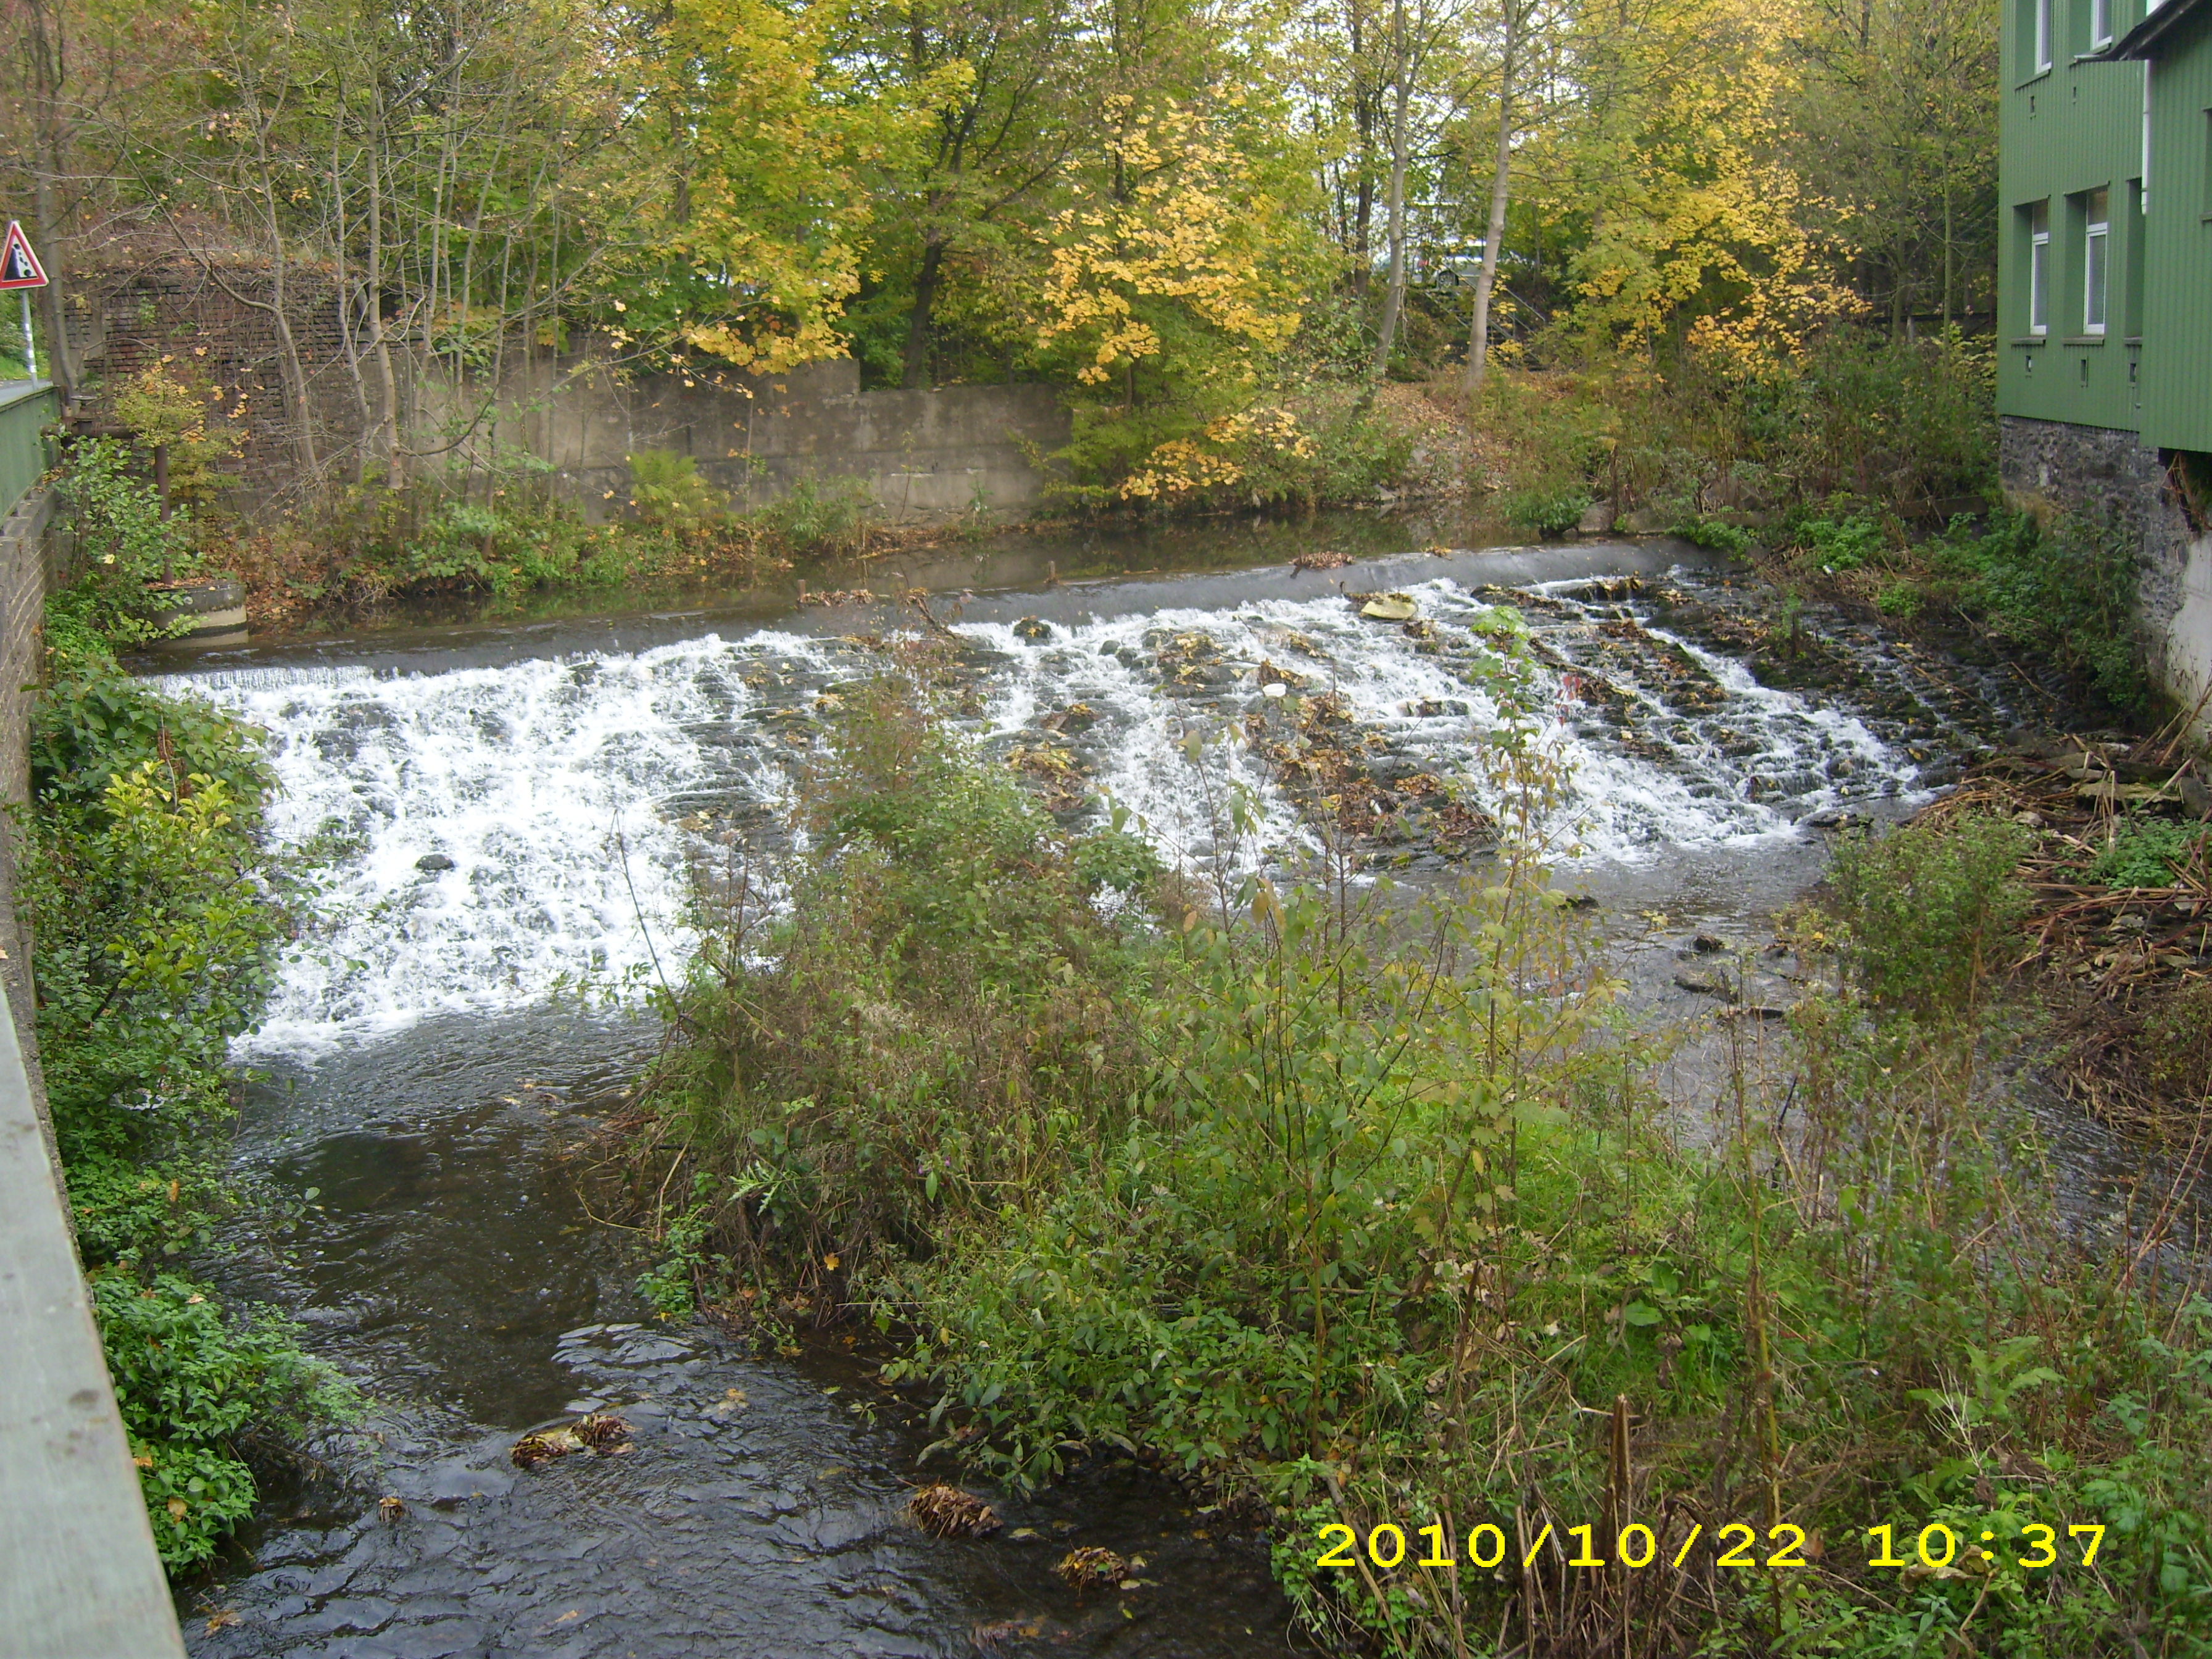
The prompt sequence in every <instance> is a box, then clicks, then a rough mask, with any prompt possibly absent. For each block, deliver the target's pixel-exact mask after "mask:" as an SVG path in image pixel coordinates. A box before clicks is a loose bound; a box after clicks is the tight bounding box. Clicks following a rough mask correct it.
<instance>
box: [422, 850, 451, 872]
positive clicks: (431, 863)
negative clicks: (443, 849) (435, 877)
mask: <svg viewBox="0 0 2212 1659" xmlns="http://www.w3.org/2000/svg"><path fill="white" fill-rule="evenodd" d="M415 867H416V869H417V870H428V871H432V872H436V871H439V870H450V869H452V868H453V860H451V859H449V858H447V856H446V855H445V854H443V853H425V854H422V857H421V858H419V859H416V860H415Z"/></svg>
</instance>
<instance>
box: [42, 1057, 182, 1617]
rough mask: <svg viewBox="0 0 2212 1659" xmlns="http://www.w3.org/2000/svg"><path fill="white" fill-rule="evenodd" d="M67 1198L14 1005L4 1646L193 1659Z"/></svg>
mask: <svg viewBox="0 0 2212 1659" xmlns="http://www.w3.org/2000/svg"><path fill="white" fill-rule="evenodd" d="M62 1202H63V1200H62V1194H60V1192H59V1191H58V1190H57V1189H56V1187H55V1184H54V1175H53V1164H52V1160H51V1159H50V1158H49V1157H48V1156H47V1151H46V1136H45V1133H44V1131H43V1130H42V1129H41V1127H40V1122H39V1115H38V1111H37V1109H36V1107H35V1106H34V1105H33V1103H32V1099H31V1091H30V1084H29V1081H28V1079H27V1077H26V1075H25V1073H24V1070H23V1060H22V1055H21V1051H20V1050H19V1049H18V1048H17V1047H16V1042H15V1026H14V1024H13V1022H12V1021H9V1020H7V1019H0V1651H4V1652H5V1653H7V1654H8V1655H9V1656H11V1659H182V1655H183V1653H184V1651H185V1644H184V1641H183V1638H181V1637H180V1636H179V1633H178V1630H177V1615H176V1611H175V1608H174V1607H173V1605H172V1604H171V1602H170V1600H169V1587H168V1583H167V1580H166V1579H165V1578H164V1577H163V1576H162V1572H161V1559H160V1557H159V1556H157V1555H156V1554H155V1551H154V1534H153V1529H152V1528H150V1527H149V1525H148V1524H147V1521H146V1506H145V1503H144V1501H143V1499H142V1498H140V1497H139V1493H138V1474H137V1470H136V1469H135V1468H132V1467H131V1448H130V1444H129V1443H128V1441H127V1440H126V1439H125V1437H124V1432H123V1419H122V1417H121V1416H120V1414H119V1413H118V1412H117V1411H116V1408H115V1391H114V1389H113V1388H112V1386H111V1385H110V1384H109V1383H108V1379H107V1364H106V1359H105V1358H103V1356H102V1353H101V1350H100V1334H99V1332H98V1331H97V1330H96V1329H95V1328H94V1325H93V1320H92V1309H91V1306H90V1304H89V1303H88V1300H87V1297H86V1295H85V1287H84V1278H83V1275H82V1273H79V1271H78V1269H77V1261H76V1250H75V1249H74V1248H73V1247H72V1245H71V1243H70V1231H69V1226H68V1223H67V1220H66V1218H65V1217H64V1212H63V1208H62Z"/></svg>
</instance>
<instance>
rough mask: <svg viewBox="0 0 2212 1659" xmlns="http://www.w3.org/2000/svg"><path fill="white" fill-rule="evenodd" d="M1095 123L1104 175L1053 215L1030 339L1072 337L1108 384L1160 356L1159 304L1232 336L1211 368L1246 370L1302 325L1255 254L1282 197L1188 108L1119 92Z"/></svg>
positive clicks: (1080, 373)
mask: <svg viewBox="0 0 2212 1659" xmlns="http://www.w3.org/2000/svg"><path fill="white" fill-rule="evenodd" d="M1103 126H1104V131H1105V141H1104V161H1105V162H1106V166H1105V167H1104V168H1103V173H1104V174H1105V175H1106V177H1107V178H1108V179H1109V180H1110V181H1112V182H1109V183H1106V184H1103V185H1088V184H1079V185H1077V186H1076V187H1075V189H1074V192H1073V197H1074V199H1073V202H1072V203H1071V204H1070V205H1068V206H1067V207H1066V209H1064V210H1062V211H1061V212H1060V214H1059V215H1058V216H1055V217H1054V220H1053V222H1052V224H1051V227H1050V229H1049V232H1048V235H1049V240H1050V245H1051V248H1050V258H1049V263H1048V268H1047V270H1046V275H1045V282H1044V292H1043V294H1042V303H1041V306H1040V312H1041V317H1040V320H1039V323H1038V326H1037V343H1038V345H1039V346H1040V347H1043V348H1049V347H1051V346H1053V345H1054V344H1056V343H1060V342H1062V341H1064V340H1065V341H1073V342H1074V343H1076V344H1077V345H1078V346H1079V348H1080V351H1081V364H1080V367H1079V368H1078V369H1077V370H1076V378H1077V379H1078V380H1081V381H1082V382H1084V383H1085V384H1086V385H1091V386H1097V385H1103V384H1105V383H1107V382H1109V381H1110V380H1113V379H1114V378H1115V376H1116V375H1117V374H1120V373H1121V371H1123V370H1124V369H1126V368H1129V367H1130V366H1132V365H1133V364H1135V363H1136V362H1139V361H1141V360H1143V359H1146V358H1151V357H1157V356H1160V354H1161V352H1162V350H1163V343H1162V340H1161V337H1160V333H1159V327H1160V324H1159V322H1158V321H1156V320H1155V319H1154V318H1152V317H1149V316H1147V315H1146V313H1147V311H1148V310H1150V309H1151V308H1152V306H1153V305H1154V304H1156V303H1157V302H1159V301H1167V302H1170V305H1171V306H1173V307H1180V308H1182V310H1183V311H1185V312H1186V313H1188V315H1189V316H1190V317H1191V318H1192V319H1195V320H1196V321H1198V322H1199V323H1200V324H1202V325H1206V326H1208V327H1210V328H1211V329H1212V330H1213V331H1217V332H1218V335H1219V336H1221V337H1225V339H1226V341H1227V342H1228V343H1229V344H1230V347H1231V349H1230V351H1229V353H1228V354H1227V357H1226V360H1225V362H1223V363H1221V364H1219V365H1217V366H1214V367H1213V368H1212V370H1211V372H1212V373H1214V374H1219V373H1222V372H1224V371H1226V372H1231V373H1237V374H1245V375H1249V374H1250V372H1251V359H1252V356H1253V355H1254V354H1255V352H1261V353H1265V352H1273V351H1277V350H1279V349H1281V348H1282V347H1283V345H1284V344H1285V343H1287V342H1288V341H1289V339H1290V337H1291V335H1292V334H1293V333H1295V332H1296V331H1297V326H1298V311H1297V306H1296V303H1295V301H1294V300H1293V298H1292V296H1291V295H1289V294H1288V293H1287V292H1285V291H1282V290H1281V289H1279V286H1278V285H1277V284H1276V283H1273V282H1272V281H1270V280H1269V277H1268V275H1267V270H1266V264H1265V261H1264V259H1263V258H1262V257H1261V246H1260V242H1261V238H1263V237H1264V236H1265V235H1266V234H1267V227H1268V222H1269V221H1270V220H1271V218H1272V217H1273V216H1274V214H1275V213H1276V211H1277V209H1278V207H1279V204H1276V203H1274V202H1273V201H1272V200H1271V199H1269V198H1267V197H1266V196H1265V195H1264V193H1263V192H1261V191H1260V190H1259V189H1258V188H1257V185H1256V181H1255V179H1254V178H1253V175H1252V170H1251V167H1250V166H1249V162H1248V161H1247V160H1246V158H1245V157H1244V156H1243V155H1241V154H1239V153H1238V151H1237V149H1235V148H1234V147H1233V146H1231V144H1230V143H1228V142H1226V140H1225V138H1224V137H1222V136H1221V135H1220V134H1219V133H1218V132H1216V131H1213V130H1212V127H1211V126H1210V125H1209V124H1208V122H1207V120H1206V117H1205V116H1204V115H1202V114H1201V113H1200V112H1199V111H1197V110H1196V109H1194V108H1192V107H1190V106H1186V105H1182V104H1177V103H1172V102H1170V103H1167V104H1165V105H1164V106H1161V107H1160V108H1158V109H1157V110H1147V109H1144V108H1140V107H1139V106H1138V105H1137V103H1136V101H1135V100H1133V99H1131V98H1129V97H1127V96H1125V95H1116V96H1115V97H1112V98H1109V99H1108V100H1106V106H1105V111H1104V119H1103Z"/></svg>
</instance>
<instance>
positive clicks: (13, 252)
mask: <svg viewBox="0 0 2212 1659" xmlns="http://www.w3.org/2000/svg"><path fill="white" fill-rule="evenodd" d="M45 286H46V267H45V266H44V265H42V264H40V263H39V256H38V255H37V254H35V253H33V252H31V240H30V238H29V237H27V236H26V235H24V234H23V228H22V226H21V225H19V224H17V223H16V222H15V221H14V220H13V219H10V220H9V222H8V240H6V241H4V242H0V289H10V288H44V287H45Z"/></svg>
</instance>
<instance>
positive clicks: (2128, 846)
mask: <svg viewBox="0 0 2212 1659" xmlns="http://www.w3.org/2000/svg"><path fill="white" fill-rule="evenodd" d="M2208 852H2212V830H2208V829H2205V827H2204V826H2203V824H2201V823H2179V822H2177V821H2175V820H2173V819H2172V818H2147V817H2123V818H2118V819H2115V820H2114V821H2113V823H2112V836H2111V838H2110V839H2109V840H2107V841H2106V843H2105V844H2104V846H2103V847H2102V848H2100V849H2099V850H2098V853H2097V855H2096V857H2094V858H2093V859H2092V860H2090V861H2089V879H2090V880H2092V881H2098V882H2102V883H2103V884H2105V885H2106V886H2107V887H2170V886H2172V884H2173V882H2174V878H2176V877H2177V876H2178V875H2179V873H2180V872H2182V871H2183V870H2185V869H2187V868H2188V867H2189V866H2190V865H2191V862H2192V861H2195V860H2199V859H2202V858H2203V857H2204V856H2205V855H2206V854H2207V853H2208Z"/></svg>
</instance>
